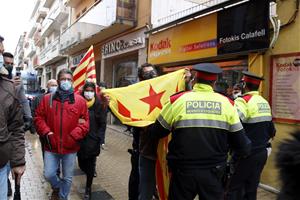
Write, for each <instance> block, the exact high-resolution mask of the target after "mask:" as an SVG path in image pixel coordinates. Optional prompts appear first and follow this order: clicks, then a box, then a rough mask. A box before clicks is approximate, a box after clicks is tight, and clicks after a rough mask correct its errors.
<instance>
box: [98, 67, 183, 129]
mask: <svg viewBox="0 0 300 200" xmlns="http://www.w3.org/2000/svg"><path fill="white" fill-rule="evenodd" d="M184 74H185V70H184V69H182V70H178V71H176V72H173V73H169V74H166V75H163V76H159V77H157V78H153V79H150V80H145V81H141V82H138V83H136V84H133V85H130V86H127V87H120V88H114V89H106V90H104V91H103V92H104V93H105V94H106V95H108V96H109V97H110V103H109V107H110V109H111V111H112V112H113V113H114V115H115V116H116V117H118V119H119V120H120V121H121V122H122V123H123V124H126V125H130V126H136V127H144V126H147V125H150V124H152V123H154V121H155V120H156V118H157V117H158V115H159V113H160V111H161V109H162V107H163V105H164V104H165V103H166V102H167V101H168V100H169V98H170V96H171V95H173V94H175V93H177V92H180V91H183V90H184V88H185V82H184Z"/></svg>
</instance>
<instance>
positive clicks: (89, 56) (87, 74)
mask: <svg viewBox="0 0 300 200" xmlns="http://www.w3.org/2000/svg"><path fill="white" fill-rule="evenodd" d="M73 79H74V90H75V92H76V91H78V90H79V89H80V87H82V86H83V85H84V82H85V81H86V80H87V79H88V80H89V81H92V82H94V83H96V67H95V57H94V48H93V45H92V46H91V47H90V48H89V50H88V51H87V52H86V54H85V55H84V56H83V58H82V59H81V60H80V62H79V64H78V66H77V67H76V69H75V71H74V73H73Z"/></svg>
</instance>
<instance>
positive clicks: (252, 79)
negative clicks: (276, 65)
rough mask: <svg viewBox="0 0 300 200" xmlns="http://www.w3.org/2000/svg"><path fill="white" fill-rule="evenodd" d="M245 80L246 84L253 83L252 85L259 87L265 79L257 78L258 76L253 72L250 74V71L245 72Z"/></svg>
mask: <svg viewBox="0 0 300 200" xmlns="http://www.w3.org/2000/svg"><path fill="white" fill-rule="evenodd" d="M242 73H243V75H244V76H243V78H242V80H243V81H244V82H245V83H251V84H254V85H259V84H260V82H261V81H262V80H264V78H262V77H260V76H257V75H256V74H254V73H252V72H248V71H243V72H242Z"/></svg>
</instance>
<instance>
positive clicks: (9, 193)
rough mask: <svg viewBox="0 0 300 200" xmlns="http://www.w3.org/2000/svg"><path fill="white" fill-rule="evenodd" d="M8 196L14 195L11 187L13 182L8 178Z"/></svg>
mask: <svg viewBox="0 0 300 200" xmlns="http://www.w3.org/2000/svg"><path fill="white" fill-rule="evenodd" d="M7 196H8V197H10V196H12V189H11V184H10V180H9V179H7Z"/></svg>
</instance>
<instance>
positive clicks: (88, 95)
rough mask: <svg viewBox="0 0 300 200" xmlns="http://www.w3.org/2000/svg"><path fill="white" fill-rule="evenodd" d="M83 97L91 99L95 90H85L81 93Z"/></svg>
mask: <svg viewBox="0 0 300 200" xmlns="http://www.w3.org/2000/svg"><path fill="white" fill-rule="evenodd" d="M83 95H84V97H85V98H86V99H87V100H91V99H93V98H94V96H95V92H91V91H85V92H84V93H83Z"/></svg>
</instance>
